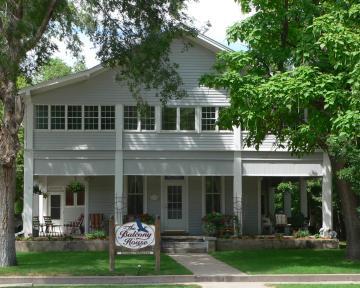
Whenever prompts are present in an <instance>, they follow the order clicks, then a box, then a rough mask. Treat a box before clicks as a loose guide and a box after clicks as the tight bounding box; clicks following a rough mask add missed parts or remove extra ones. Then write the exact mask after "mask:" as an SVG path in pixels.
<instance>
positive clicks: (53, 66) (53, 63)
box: [32, 58, 73, 84]
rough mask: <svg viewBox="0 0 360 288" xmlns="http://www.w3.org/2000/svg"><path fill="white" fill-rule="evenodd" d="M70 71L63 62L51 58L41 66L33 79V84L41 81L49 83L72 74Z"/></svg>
mask: <svg viewBox="0 0 360 288" xmlns="http://www.w3.org/2000/svg"><path fill="white" fill-rule="evenodd" d="M72 72H73V71H72V69H71V67H70V66H68V65H67V64H66V63H65V62H64V61H63V60H61V59H59V58H52V59H50V60H49V62H48V63H46V64H45V65H44V66H42V67H41V68H40V69H39V71H38V73H36V75H35V76H34V77H33V78H34V79H33V81H32V82H33V83H34V84H37V83H40V82H43V81H49V80H53V79H56V78H60V77H63V76H66V75H70V74H71V73H72Z"/></svg>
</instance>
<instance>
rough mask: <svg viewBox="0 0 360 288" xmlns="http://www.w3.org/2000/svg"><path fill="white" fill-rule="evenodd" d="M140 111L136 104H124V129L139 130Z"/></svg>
mask: <svg viewBox="0 0 360 288" xmlns="http://www.w3.org/2000/svg"><path fill="white" fill-rule="evenodd" d="M137 128H138V112H137V107H136V106H124V130H137Z"/></svg>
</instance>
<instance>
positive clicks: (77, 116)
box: [67, 105, 82, 130]
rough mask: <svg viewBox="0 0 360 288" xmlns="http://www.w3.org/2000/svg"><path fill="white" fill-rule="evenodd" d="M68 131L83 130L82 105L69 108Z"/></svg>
mask: <svg viewBox="0 0 360 288" xmlns="http://www.w3.org/2000/svg"><path fill="white" fill-rule="evenodd" d="M67 118H68V124H67V126H68V130H81V129H82V107H81V105H74V106H72V105H69V106H68V113H67Z"/></svg>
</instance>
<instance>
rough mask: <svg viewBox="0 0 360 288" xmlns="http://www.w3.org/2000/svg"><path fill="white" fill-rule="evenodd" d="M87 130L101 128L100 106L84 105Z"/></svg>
mask: <svg viewBox="0 0 360 288" xmlns="http://www.w3.org/2000/svg"><path fill="white" fill-rule="evenodd" d="M84 128H85V130H98V129H99V106H84Z"/></svg>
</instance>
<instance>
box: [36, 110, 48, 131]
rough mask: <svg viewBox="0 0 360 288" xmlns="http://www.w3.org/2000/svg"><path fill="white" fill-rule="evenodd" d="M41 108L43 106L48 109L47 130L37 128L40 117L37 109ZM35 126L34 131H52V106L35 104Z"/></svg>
mask: <svg viewBox="0 0 360 288" xmlns="http://www.w3.org/2000/svg"><path fill="white" fill-rule="evenodd" d="M39 106H43V107H46V108H47V128H37V120H38V115H37V107H39ZM33 114H34V115H33V125H34V130H35V131H49V130H50V124H51V123H50V118H51V117H50V105H48V104H34V106H33Z"/></svg>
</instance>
